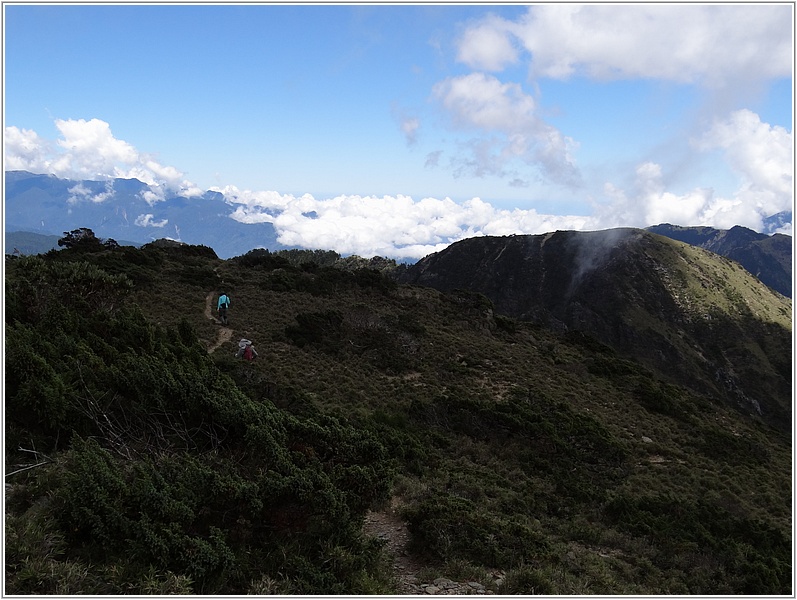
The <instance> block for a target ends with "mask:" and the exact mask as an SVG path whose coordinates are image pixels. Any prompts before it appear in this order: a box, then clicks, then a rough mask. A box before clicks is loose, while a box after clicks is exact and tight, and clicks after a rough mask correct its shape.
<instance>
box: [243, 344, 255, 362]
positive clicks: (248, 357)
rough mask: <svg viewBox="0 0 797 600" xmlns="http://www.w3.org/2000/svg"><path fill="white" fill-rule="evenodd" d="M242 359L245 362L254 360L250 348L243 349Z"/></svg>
mask: <svg viewBox="0 0 797 600" xmlns="http://www.w3.org/2000/svg"><path fill="white" fill-rule="evenodd" d="M244 358H245V359H246V360H254V359H255V356H254V353H253V352H252V346H247V347H246V348H245V349H244Z"/></svg>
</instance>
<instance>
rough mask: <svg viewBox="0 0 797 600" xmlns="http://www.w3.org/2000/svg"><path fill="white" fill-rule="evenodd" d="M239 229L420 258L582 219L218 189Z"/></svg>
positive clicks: (404, 199)
mask: <svg viewBox="0 0 797 600" xmlns="http://www.w3.org/2000/svg"><path fill="white" fill-rule="evenodd" d="M216 191H220V192H222V193H223V194H224V196H225V199H226V201H227V202H228V203H230V204H231V205H233V206H235V210H234V211H233V213H232V214H231V217H232V218H234V219H236V220H238V221H240V222H243V223H272V224H273V225H274V228H275V230H276V232H277V236H278V237H277V240H278V241H279V242H280V243H281V244H285V245H289V246H293V245H296V246H301V247H305V248H330V249H335V250H336V251H338V252H341V253H343V254H358V255H360V256H365V257H370V256H376V255H381V256H392V257H397V258H410V259H417V258H421V257H423V256H425V255H427V254H429V253H431V252H436V251H439V250H442V249H443V248H445V247H446V246H448V245H449V244H451V243H452V242H455V241H457V240H460V239H464V238H467V237H474V236H480V235H509V234H522V233H543V232H547V231H552V230H554V229H574V228H576V229H578V228H582V227H583V226H584V225H586V224H587V223H588V222H589V219H588V218H586V217H579V216H551V215H541V214H538V213H537V212H536V211H534V210H520V209H515V210H511V211H510V210H503V209H496V208H495V207H493V206H492V205H491V204H489V203H487V202H484V201H482V200H481V199H479V198H473V199H471V200H468V201H466V202H463V203H456V202H454V201H453V200H451V199H450V198H445V199H443V200H438V199H435V198H423V199H421V200H414V199H412V198H411V197H409V196H403V195H397V196H382V197H376V196H357V195H353V196H346V195H342V196H336V197H334V198H329V199H315V198H314V197H313V196H311V195H309V194H305V195H303V196H301V197H298V198H297V197H294V196H291V195H280V194H277V193H276V192H251V191H241V190H238V189H237V188H234V187H227V188H224V189H217V190H216Z"/></svg>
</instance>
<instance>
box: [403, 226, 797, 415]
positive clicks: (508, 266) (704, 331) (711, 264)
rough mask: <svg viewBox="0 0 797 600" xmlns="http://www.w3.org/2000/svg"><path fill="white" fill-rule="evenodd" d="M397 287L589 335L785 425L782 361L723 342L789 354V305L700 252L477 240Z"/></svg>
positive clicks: (622, 237) (638, 237) (628, 241)
mask: <svg viewBox="0 0 797 600" xmlns="http://www.w3.org/2000/svg"><path fill="white" fill-rule="evenodd" d="M400 281H402V282H404V283H411V284H415V285H425V286H430V287H433V288H435V289H439V290H441V291H453V290H455V289H464V290H469V291H472V292H478V293H481V294H484V295H485V296H486V297H487V298H488V299H489V300H490V301H491V302H492V303H493V305H494V306H495V310H496V312H498V313H500V314H504V315H507V316H509V317H512V318H516V319H521V320H528V321H531V322H536V323H540V324H542V325H544V326H547V327H553V328H554V329H558V330H561V331H567V330H574V331H585V332H588V333H590V334H591V335H594V336H595V337H596V338H597V339H599V340H600V341H602V342H603V343H606V344H608V345H610V346H611V347H613V348H615V349H617V350H618V351H619V352H621V353H623V354H624V355H627V356H633V357H635V358H636V359H637V360H640V361H641V362H643V363H644V364H647V365H648V366H654V367H655V368H656V369H657V370H660V371H662V372H664V373H666V374H667V375H668V376H669V377H670V378H671V379H673V380H677V381H679V383H682V384H685V385H689V386H692V387H695V389H697V390H700V391H701V392H702V393H711V394H714V395H717V396H719V397H724V398H725V399H726V400H727V401H729V402H732V403H733V404H735V405H736V406H737V407H738V408H740V409H742V410H745V411H752V412H755V413H758V414H764V413H766V414H767V416H766V418H767V419H768V420H769V421H770V422H771V423H772V424H773V425H778V424H779V425H780V426H783V425H784V419H787V421H790V415H791V410H790V392H791V376H790V369H791V366H790V361H789V362H785V361H782V360H779V359H775V363H773V362H771V361H770V360H769V359H767V360H765V361H763V362H759V361H758V360H757V357H760V356H761V355H760V354H758V353H757V352H755V351H754V352H752V353H751V352H750V351H749V350H746V349H744V348H742V347H739V348H736V347H735V345H734V342H733V337H734V335H735V333H734V332H740V331H741V330H744V331H745V332H746V333H744V334H743V335H742V334H741V333H740V335H741V337H742V338H743V339H745V340H746V341H750V336H752V337H753V339H754V340H755V341H750V343H751V344H752V345H753V347H755V348H761V346H762V345H763V346H767V345H769V344H770V343H774V340H777V342H776V345H777V346H778V347H780V348H781V350H782V351H783V352H789V348H790V341H791V314H792V312H791V311H792V309H791V301H790V300H788V299H786V298H784V297H783V296H781V295H780V294H777V293H776V292H774V291H772V290H771V289H770V288H768V287H767V286H765V285H764V284H762V283H761V282H760V281H759V280H758V279H756V278H754V277H752V276H751V275H750V274H749V273H748V272H747V271H745V270H744V269H743V268H742V267H741V266H740V265H739V264H738V263H736V262H734V261H731V260H729V259H726V258H724V257H721V256H719V255H716V254H714V253H711V252H709V251H707V250H704V249H702V248H699V247H696V246H691V245H689V244H686V243H683V242H678V241H675V240H672V239H670V238H667V237H664V236H660V235H658V234H654V233H652V232H647V231H644V230H641V229H633V228H619V229H614V230H607V231H602V232H573V231H559V232H554V233H549V234H545V235H538V236H508V237H489V236H487V237H480V238H470V239H468V240H462V241H460V242H457V243H455V244H452V245H451V246H449V247H448V248H446V249H444V250H442V251H440V252H437V253H435V254H432V255H430V256H427V257H425V258H424V259H422V260H420V261H418V263H416V264H415V265H413V266H412V267H410V268H409V269H408V270H407V271H405V272H404V273H402V274H401V276H400ZM714 338H718V339H719V338H721V339H722V342H721V343H716V342H715V341H713V340H714ZM731 348H734V349H733V350H731ZM769 356H776V354H771V353H770V354H769ZM743 373H746V375H740V374H743ZM758 373H760V375H758ZM763 373H767V375H766V376H764V375H763Z"/></svg>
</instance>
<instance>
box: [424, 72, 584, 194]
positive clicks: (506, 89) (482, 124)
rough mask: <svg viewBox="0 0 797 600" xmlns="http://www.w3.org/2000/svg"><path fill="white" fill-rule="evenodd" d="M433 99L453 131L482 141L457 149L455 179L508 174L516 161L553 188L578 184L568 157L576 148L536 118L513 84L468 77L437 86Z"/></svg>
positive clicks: (527, 99) (529, 102)
mask: <svg viewBox="0 0 797 600" xmlns="http://www.w3.org/2000/svg"><path fill="white" fill-rule="evenodd" d="M433 95H434V97H435V98H436V99H437V100H439V102H440V104H441V105H442V106H443V108H444V109H446V110H447V111H448V113H449V114H450V116H451V119H452V122H453V124H454V126H455V127H457V128H460V129H462V130H466V131H467V130H471V131H476V132H477V133H479V134H480V135H482V136H485V137H479V138H475V139H473V140H470V141H468V142H466V143H465V144H463V147H465V148H466V149H467V152H466V153H465V155H464V156H461V157H458V158H456V159H455V160H454V162H455V164H456V165H457V170H456V171H455V174H458V175H463V174H470V175H474V176H476V177H483V176H485V175H499V176H506V175H514V173H513V163H514V162H515V161H516V160H519V161H521V162H522V163H524V164H526V165H533V166H535V167H537V168H539V169H540V171H541V173H542V175H543V176H544V177H546V178H547V179H549V180H551V181H553V182H555V183H560V184H565V185H571V186H573V185H577V184H578V183H579V182H580V174H579V172H578V168H577V167H576V164H575V159H574V157H573V151H574V150H575V149H576V148H577V143H576V142H575V141H574V140H573V139H572V138H569V137H567V136H565V135H563V134H562V133H561V132H560V131H558V130H557V129H556V128H554V127H552V126H550V125H548V124H547V123H545V122H543V121H542V120H541V119H539V118H538V117H537V115H536V102H535V101H534V98H532V97H531V96H529V95H528V94H526V93H525V92H524V91H523V89H522V87H521V86H520V85H519V84H517V83H502V82H501V81H499V80H498V79H497V78H495V77H494V76H492V75H487V74H484V73H470V74H468V75H462V76H458V77H449V78H447V79H445V80H443V81H441V82H439V83H437V84H436V85H435V86H434V89H433ZM516 178H517V177H516V176H513V179H516Z"/></svg>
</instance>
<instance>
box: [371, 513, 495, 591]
mask: <svg viewBox="0 0 797 600" xmlns="http://www.w3.org/2000/svg"><path fill="white" fill-rule="evenodd" d="M363 530H364V531H365V533H366V534H368V535H371V536H374V537H376V538H379V539H381V540H384V541H385V550H386V552H387V553H388V555H389V556H391V557H392V559H393V573H394V576H395V578H396V581H397V582H398V593H399V594H401V595H408V596H417V595H452V596H453V595H459V596H471V595H482V594H485V595H486V594H495V591H493V590H492V589H489V588H487V587H485V586H484V585H483V584H482V583H479V582H476V581H466V582H458V581H452V580H451V579H448V578H446V577H436V578H434V579H433V580H432V581H423V580H422V579H421V577H420V576H421V572H422V570H423V569H424V567H426V566H427V565H425V564H423V563H420V562H418V560H417V559H415V558H414V557H413V556H412V555H410V554H409V552H408V550H407V545H408V543H409V539H410V534H409V531H407V525H406V523H404V521H402V519H401V517H400V516H399V515H398V513H397V510H396V502H395V499H394V501H393V502H391V505H390V506H389V507H388V508H386V509H384V510H381V511H377V512H369V513H368V514H367V515H366V516H365V525H364V526H363ZM501 575H503V574H502V573H496V574H495V575H493V579H494V583H495V585H496V586H499V585H500V584H501V583H502V577H501Z"/></svg>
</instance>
